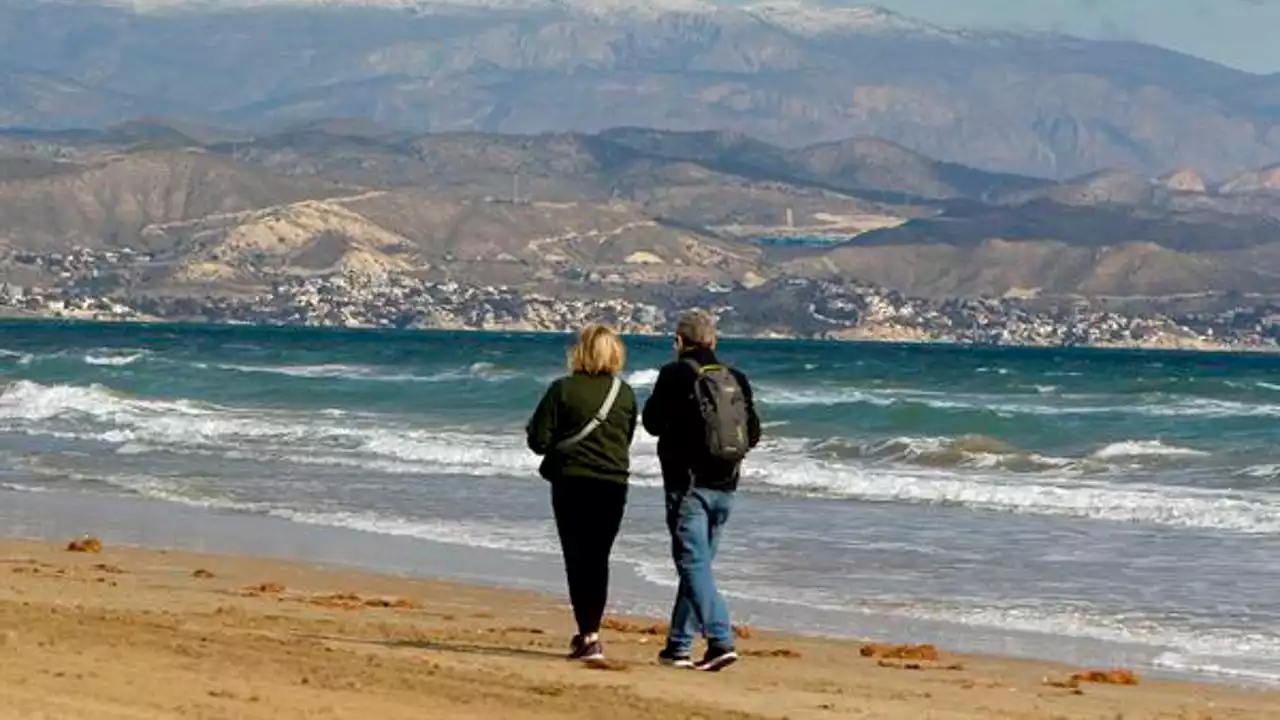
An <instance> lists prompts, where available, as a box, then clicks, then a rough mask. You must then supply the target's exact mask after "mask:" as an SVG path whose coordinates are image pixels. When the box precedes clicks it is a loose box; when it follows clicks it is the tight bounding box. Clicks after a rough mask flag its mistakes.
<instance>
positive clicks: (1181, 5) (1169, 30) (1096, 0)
mask: <svg viewBox="0 0 1280 720" xmlns="http://www.w3.org/2000/svg"><path fill="white" fill-rule="evenodd" d="M870 2H871V3H872V4H876V5H880V6H882V7H885V8H888V9H890V10H896V11H898V12H901V13H904V14H907V15H911V16H914V17H917V18H919V19H921V20H928V21H931V22H935V23H938V24H943V25H959V26H994V27H1003V28H1017V27H1026V28H1033V29H1037V30H1057V31H1061V32H1065V33H1070V34H1072V35H1081V36H1084V37H1094V38H1105V39H1124V40H1138V41H1141V42H1147V43H1152V44H1154V45H1160V46H1163V47H1167V48H1172V49H1174V50H1180V51H1182V52H1185V53H1189V54H1191V55H1198V56H1200V57H1204V58H1208V59H1210V60H1214V61H1217V62H1220V63H1222V64H1224V65H1231V66H1234V67H1238V68H1242V69H1245V70H1249V71H1252V72H1262V73H1272V72H1280V0H870Z"/></svg>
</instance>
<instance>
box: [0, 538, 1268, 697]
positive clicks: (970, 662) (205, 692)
mask: <svg viewBox="0 0 1280 720" xmlns="http://www.w3.org/2000/svg"><path fill="white" fill-rule="evenodd" d="M70 539H71V538H66V539H64V540H61V541H56V542H55V541H49V540H29V539H28V540H9V539H6V540H0V573H3V575H4V576H5V578H6V583H5V584H4V585H3V586H0V617H2V618H3V622H0V628H3V629H2V630H0V708H5V709H0V718H10V717H12V718H18V717H29V716H31V714H32V713H36V712H43V713H44V717H50V718H73V717H74V718H80V717H101V718H117V717H119V718H124V717H147V718H150V717H156V718H159V717H174V716H178V715H198V716H202V717H237V718H259V717H262V718H267V717H273V718H277V717H278V718H294V717H297V718H301V717H315V716H317V715H320V716H327V717H343V718H345V717H366V716H367V717H375V716H377V717H389V718H400V717H404V718H409V717H422V713H423V712H424V710H426V709H428V708H429V709H430V711H431V717H433V718H435V717H439V718H458V719H459V720H461V719H462V718H469V719H471V720H475V719H476V718H499V717H501V718H506V717H516V718H550V717H569V718H573V717H584V718H585V717H595V716H598V715H599V714H603V713H608V714H609V715H610V716H611V717H614V718H617V719H618V720H628V719H630V718H637V719H639V718H653V719H655V720H656V719H657V718H666V717H693V716H700V717H703V718H705V719H706V720H721V719H723V720H728V719H729V718H736V719H737V720H747V719H752V720H754V719H756V718H781V717H790V718H795V719H800V718H831V717H837V718H842V717H848V718H867V717H874V718H884V719H886V720H908V719H911V720H915V719H916V718H922V717H946V718H953V719H955V720H969V719H972V720H978V719H979V718H1008V719H1009V720H1013V719H1014V718H1021V719H1023V720H1053V719H1057V720H1085V719H1086V718H1088V719H1090V720H1092V719H1093V718H1097V717H1120V716H1123V717H1125V718H1127V719H1131V720H1132V719H1134V718H1152V719H1153V720H1154V719H1155V718H1159V717H1169V718H1181V717H1186V718H1196V719H1197V720H1202V719H1207V718H1242V719H1252V718H1258V719H1259V720H1261V719H1262V718H1266V717H1269V716H1271V715H1273V714H1274V708H1275V707H1276V706H1277V703H1280V693H1278V692H1276V691H1268V690H1252V689H1245V688H1239V687H1234V686H1229V685H1223V684H1210V683H1207V682H1202V681H1195V682H1193V681H1188V680H1165V679H1155V678H1149V677H1146V676H1142V677H1140V678H1139V681H1138V684H1137V685H1110V684H1105V683H1090V682H1085V683H1081V684H1079V686H1078V687H1057V686H1054V685H1053V684H1051V683H1054V682H1059V681H1064V680H1066V679H1067V678H1069V676H1070V675H1071V674H1072V673H1073V672H1076V671H1077V670H1083V669H1095V668H1076V667H1071V666H1065V665H1061V664H1056V663H1047V662H1040V661H1031V660H1015V659H1010V658H1003V657H998V656H993V655H970V654H954V653H951V652H949V651H948V649H947V648H946V647H939V648H937V650H938V651H939V652H940V656H939V657H938V658H937V659H936V660H933V659H912V658H908V659H894V658H883V657H874V656H871V657H864V655H863V647H864V644H863V643H860V642H849V641H842V640H835V639H828V638H818V637H809V636H800V635H794V634H786V633H776V632H759V631H754V630H751V631H748V632H745V633H743V634H744V635H745V637H744V638H743V639H742V640H741V641H740V646H739V650H740V651H741V652H742V653H743V654H744V656H745V657H744V661H743V662H741V663H739V664H738V665H737V666H735V667H733V668H731V669H729V670H726V671H725V672H723V673H719V674H716V675H711V674H706V673H697V672H692V671H678V670H671V669H666V668H661V667H658V666H657V665H656V663H655V662H654V656H655V655H656V653H657V651H658V649H659V648H660V644H661V637H660V636H659V635H653V634H651V625H652V621H650V620H647V619H645V618H643V617H617V616H611V617H614V619H615V621H616V622H615V623H612V624H611V625H610V627H611V628H612V629H606V630H605V631H604V633H603V638H604V641H605V643H606V648H607V650H608V652H609V655H610V664H608V665H607V666H605V667H603V668H599V669H591V668H586V667H584V666H582V665H579V664H576V663H569V662H566V661H564V660H563V659H562V658H563V653H564V648H565V647H566V644H567V639H568V637H569V634H570V627H569V625H570V613H569V611H568V609H567V607H566V606H565V605H566V604H565V602H564V600H563V599H562V598H560V597H558V596H548V595H542V594H537V593H531V592H528V591H522V590H512V589H499V588H490V587H483V586H480V585H474V584H463V583H457V582H452V581H443V580H431V579H419V578H413V577H406V576H396V575H389V574H377V573H370V572H363V571H358V570H352V569H348V568H345V567H341V566H336V565H331V564H321V563H316V562H307V563H298V562H289V561H282V560H271V559H262V558H257V557H249V556H244V555H232V554H198V553H191V552H182V551H173V550H164V549H146V548H141V547H126V546H123V545H116V544H113V543H108V544H107V545H106V546H105V547H104V548H103V550H102V552H101V553H72V552H68V551H67V550H66V549H65V547H66V544H67V541H69V540H70ZM875 640H876V641H878V642H892V641H893V638H876V639H875ZM877 650H878V651H880V652H881V654H883V651H884V650H885V648H879V649H877ZM906 654H911V653H906ZM923 655H924V656H925V657H926V658H927V657H930V656H928V653H927V652H925V653H923ZM1096 669H1099V670H1101V669H1104V668H1096ZM139 678H142V679H139ZM1046 679H1048V681H1049V682H1048V683H1046ZM148 682H150V683H151V684H152V688H151V689H149V690H148V691H147V692H140V690H141V689H142V688H143V686H144V685H145V684H147V683H148ZM1066 684H1067V685H1071V683H1066Z"/></svg>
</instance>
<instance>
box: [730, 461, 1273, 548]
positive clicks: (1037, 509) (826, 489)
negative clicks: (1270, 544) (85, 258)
mask: <svg viewBox="0 0 1280 720" xmlns="http://www.w3.org/2000/svg"><path fill="white" fill-rule="evenodd" d="M744 477H745V480H746V483H747V486H748V487H753V488H754V489H758V490H764V491H777V490H789V491H791V492H793V493H795V494H800V495H807V496H813V497H827V498H839V499H848V500H859V501H864V502H883V503H909V504H925V505H950V506H957V507H964V508H970V509H974V510H984V511H993V512H1008V513H1016V514H1026V515H1049V516H1064V517H1076V518H1082V519H1089V520H1104V521H1110V522H1123V523H1139V524H1149V525H1163V526H1171V527H1184V528H1196V529H1213V530H1228V531H1232V532H1239V533H1248V534H1277V533H1280V498H1277V497H1276V496H1274V495H1267V494H1263V493H1256V492H1231V491H1221V490H1207V489H1203V490H1202V489H1197V488H1187V487H1177V486H1170V485H1153V484H1142V483H1132V482H1130V483H1124V482H1108V481H1105V480H1087V479H1083V478H1079V477H1057V478H1055V477H1052V476H1038V477H1037V481H1036V482H1026V481H1025V480H1024V479H1022V478H1019V477H1016V476H1015V477H1009V476H1005V475H994V474H992V475H984V474H981V473H966V474H963V475H962V474H957V473H954V472H947V471H939V470H928V469H901V468H870V469H868V468H858V467H850V466H847V465H839V464H833V463H829V462H824V461H814V460H805V459H802V458H797V459H792V460H790V461H788V462H785V463H759V464H757V466H756V467H754V468H750V469H748V470H747V471H746V472H745V473H744Z"/></svg>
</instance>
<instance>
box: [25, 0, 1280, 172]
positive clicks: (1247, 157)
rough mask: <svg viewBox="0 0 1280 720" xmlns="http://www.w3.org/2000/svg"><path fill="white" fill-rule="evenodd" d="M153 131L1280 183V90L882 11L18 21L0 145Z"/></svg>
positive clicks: (394, 4)
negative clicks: (680, 140)
mask: <svg viewBox="0 0 1280 720" xmlns="http://www.w3.org/2000/svg"><path fill="white" fill-rule="evenodd" d="M145 114H163V115H167V116H172V117H181V118H184V119H186V120H187V121H194V122H200V123H212V124H223V125H233V126H237V127H242V126H243V127H251V128H253V129H254V132H255V133H256V134H259V135H262V134H266V133H270V132H274V131H277V130H281V129H283V128H285V127H291V126H292V127H297V126H300V125H303V126H305V124H306V123H309V122H313V121H315V120H318V119H322V118H330V117H352V116H371V118H372V120H374V121H376V122H377V123H378V124H380V125H383V126H386V127H393V128H406V129H409V130H412V131H414V132H417V133H422V132H431V133H436V134H439V133H446V132H473V133H496V132H502V133H507V134H538V133H544V132H554V133H569V132H576V133H587V134H591V133H596V132H601V131H604V130H607V129H610V128H615V127H620V126H630V127H650V128H657V129H662V130H680V131H691V132H696V131H707V130H710V129H719V128H730V129H733V130H734V131H736V132H739V133H744V134H746V135H749V136H751V137H756V138H760V139H761V140H764V141H767V142H770V143H774V144H776V145H780V146H784V147H791V148H794V147H798V146H801V145H809V144H812V143H843V142H844V141H845V139H846V138H848V137H868V138H870V137H874V138H881V139H882V142H883V144H879V145H878V146H876V147H872V148H868V147H865V143H863V144H862V146H860V145H859V144H857V143H855V144H854V145H852V146H846V147H844V149H842V150H839V151H833V150H830V149H829V150H826V151H822V154H823V156H824V157H828V158H829V157H830V156H832V155H839V154H842V153H849V152H873V153H879V154H882V155H884V156H886V157H887V156H889V155H892V154H893V153H895V152H900V151H901V150H899V149H897V148H902V149H907V150H909V151H912V152H915V153H921V154H923V155H925V156H928V157H931V158H937V159H940V160H943V161H946V162H949V163H959V164H961V165H964V166H968V167H973V168H982V169H985V170H988V171H994V172H1003V173H1018V174H1023V175H1032V176H1040V177H1049V178H1054V179H1058V180H1062V179H1066V178H1072V177H1076V176H1079V175H1083V174H1085V173H1090V172H1095V171H1099V170H1103V169H1105V168H1109V167H1119V168H1125V169H1127V170H1130V171H1135V172H1138V173H1140V174H1142V175H1144V176H1157V175H1163V174H1165V173H1169V172H1173V171H1175V170H1178V169H1181V168H1184V167H1194V168H1197V169H1198V171H1199V172H1201V173H1204V174H1205V175H1206V176H1208V177H1211V178H1215V179H1219V180H1220V179H1222V178H1225V177H1228V176H1230V175H1234V174H1236V173H1239V172H1242V171H1245V170H1248V169H1250V168H1256V167H1258V166H1259V165H1264V164H1269V163H1274V162H1277V161H1280V76H1257V75H1250V74H1247V73H1243V72H1238V71H1234V70H1231V69H1229V68H1225V67H1222V66H1219V65H1215V64H1213V63H1210V62H1206V61H1203V60H1199V59H1196V58H1192V57H1188V56H1186V55H1182V54H1179V53H1175V52H1171V51H1168V50H1164V49H1161V48H1156V47H1151V46H1146V45H1141V44H1136V43H1128V42H1098V41H1087V40H1081V39H1079V38H1072V37H1065V36H1059V35H1046V34H1016V33H996V32H974V31H966V30H962V29H952V28H940V27H934V26H931V25H928V24H926V23H921V22H918V21H914V20H912V19H910V18H906V17H903V16H900V15H896V14H893V13H890V12H886V11H884V10H880V9H877V8H873V7H858V6H845V5H840V4H838V3H836V4H832V3H826V4H819V3H818V2H817V1H816V0H814V1H813V2H805V1H802V2H797V3H787V4H777V3H746V4H741V3H735V4H728V3H725V4H716V3H712V2H703V1H702V0H680V1H679V2H664V3H649V2H640V1H639V0H636V1H634V2H631V1H628V0H616V1H614V0H611V1H610V2H607V3H604V2H600V3H597V2H588V1H587V0H569V1H567V2H566V1H564V0H520V1H518V2H498V1H497V0H495V1H494V2H484V1H482V0H475V1H472V2H464V1H462V0H382V1H378V0H334V1H331V2H323V3H320V2H304V1H303V0H294V1H292V2H287V1H284V0H281V1H279V2H266V1H264V2H233V3H225V2H220V3H214V2H198V1H197V0H188V1H186V2H181V1H174V2H149V3H137V4H125V3H115V2H109V0H96V1H95V0H82V1H79V2H73V1H71V0H37V1H34V2H33V1H32V0H0V125H8V126H24V127H32V128H43V129H53V128H67V127H82V126H105V125H111V124H115V123H119V122H121V121H124V120H127V119H128V118H131V117H135V116H139V115H145ZM878 142H880V141H878ZM684 154H686V155H687V153H684ZM738 155H739V156H741V157H743V158H744V159H746V158H747V155H749V154H748V153H746V152H745V148H739V149H738ZM704 159H705V158H704ZM798 161H799V162H803V160H802V159H799V160H798ZM717 169H725V168H717ZM730 170H732V169H730ZM824 174H830V173H825V171H824ZM857 182H859V183H863V184H865V183H866V182H867V178H866V177H863V178H861V179H858V180H857ZM878 182H880V181H878ZM937 192H945V187H939V188H938V189H937Z"/></svg>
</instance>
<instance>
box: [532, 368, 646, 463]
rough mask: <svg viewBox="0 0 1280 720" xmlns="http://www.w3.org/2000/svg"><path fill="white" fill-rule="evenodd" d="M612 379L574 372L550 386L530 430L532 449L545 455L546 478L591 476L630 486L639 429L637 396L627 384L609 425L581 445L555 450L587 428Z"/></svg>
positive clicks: (614, 407)
mask: <svg viewBox="0 0 1280 720" xmlns="http://www.w3.org/2000/svg"><path fill="white" fill-rule="evenodd" d="M612 380H613V378H612V376H609V375H582V374H574V375H569V376H567V377H562V378H560V379H559V380H556V381H555V382H553V383H551V386H550V387H548V388H547V392H546V394H544V395H543V396H542V401H541V402H539V403H538V407H537V409H536V410H534V411H533V417H531V418H529V424H528V426H527V427H526V428H525V434H526V439H527V441H528V444H529V449H530V450H532V451H533V452H534V453H536V454H538V455H542V456H543V459H542V466H541V467H540V468H539V472H540V473H541V475H542V477H544V478H546V479H547V480H560V479H563V478H590V479H600V480H611V481H613V482H620V483H625V482H627V479H628V477H629V476H630V474H631V439H632V437H633V436H634V435H635V431H636V395H635V391H633V390H632V389H631V386H630V385H628V384H626V383H625V382H624V383H622V387H621V388H619V391H618V398H617V400H616V401H614V403H613V409H612V410H610V411H609V415H608V416H607V417H606V418H605V421H604V422H603V423H601V424H600V426H599V427H597V428H596V429H595V430H594V431H592V433H591V434H590V435H588V436H586V437H585V438H583V439H582V440H581V441H579V442H578V443H577V444H576V445H573V446H572V447H570V448H568V449H566V450H564V451H563V452H561V451H560V450H556V449H555V446H556V444H557V443H559V442H560V441H561V440H564V439H566V438H568V437H570V436H572V435H573V434H574V433H576V432H578V430H580V429H582V427H583V426H585V425H586V424H587V422H588V421H589V420H590V419H591V418H592V417H593V416H594V415H595V414H596V411H598V410H599V409H600V404H601V403H603V402H604V399H605V396H606V395H608V394H609V385H610V383H611V381H612Z"/></svg>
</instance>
